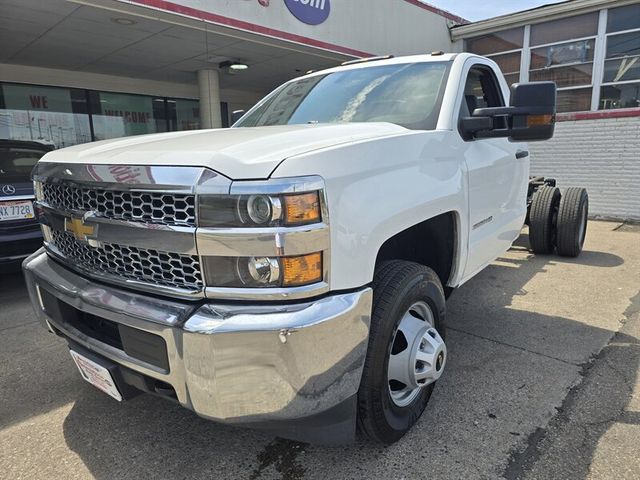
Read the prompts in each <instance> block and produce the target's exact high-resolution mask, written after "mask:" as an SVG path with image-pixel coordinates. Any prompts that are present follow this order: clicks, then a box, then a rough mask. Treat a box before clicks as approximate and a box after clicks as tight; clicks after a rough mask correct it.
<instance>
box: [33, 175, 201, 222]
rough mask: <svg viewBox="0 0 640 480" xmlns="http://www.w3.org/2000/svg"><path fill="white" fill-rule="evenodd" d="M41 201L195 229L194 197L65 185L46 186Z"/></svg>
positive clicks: (78, 209)
mask: <svg viewBox="0 0 640 480" xmlns="http://www.w3.org/2000/svg"><path fill="white" fill-rule="evenodd" d="M42 200H43V201H44V203H46V204H48V205H50V206H52V207H54V208H57V209H60V210H75V211H82V212H89V211H92V212H96V213H97V214H98V215H101V216H104V217H108V218H115V219H118V220H132V221H138V222H150V223H160V224H164V225H179V226H195V223H196V199H195V195H189V194H167V193H158V192H144V191H118V190H101V189H95V188H86V187H79V186H74V185H70V184H62V183H43V184H42Z"/></svg>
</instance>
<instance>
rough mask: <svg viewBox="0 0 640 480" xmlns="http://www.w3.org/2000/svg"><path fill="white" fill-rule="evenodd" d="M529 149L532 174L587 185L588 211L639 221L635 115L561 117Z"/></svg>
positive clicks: (639, 126)
mask: <svg viewBox="0 0 640 480" xmlns="http://www.w3.org/2000/svg"><path fill="white" fill-rule="evenodd" d="M529 148H530V151H531V174H532V175H544V176H546V177H553V178H555V179H556V180H557V181H558V186H559V187H560V188H561V189H562V188H564V187H574V186H575V187H586V188H587V191H588V192H589V205H590V212H589V213H590V216H594V217H605V218H615V219H633V220H640V117H638V116H636V117H627V118H607V119H596V120H576V121H562V122H559V123H558V124H557V125H556V133H555V135H554V138H553V139H551V140H549V141H546V142H532V143H531V144H530V145H529Z"/></svg>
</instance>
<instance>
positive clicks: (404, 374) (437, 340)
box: [387, 301, 447, 407]
mask: <svg viewBox="0 0 640 480" xmlns="http://www.w3.org/2000/svg"><path fill="white" fill-rule="evenodd" d="M446 360H447V347H446V346H445V343H444V340H443V339H442V337H441V336H440V334H439V333H438V331H437V330H436V329H435V320H434V316H433V312H432V311H431V307H429V305H428V304H427V303H426V302H424V301H419V302H416V303H414V304H413V305H411V307H409V309H408V310H407V311H406V312H405V314H404V315H403V316H402V319H401V320H400V323H399V324H398V328H397V330H396V332H395V334H394V336H393V340H392V341H391V345H390V353H389V367H388V369H387V384H388V388H389V395H390V396H391V400H392V401H393V403H394V404H396V405H397V406H398V407H406V406H407V405H410V404H411V402H413V401H414V400H415V399H416V398H417V397H418V395H419V394H420V392H421V390H422V389H423V388H424V387H426V386H427V385H430V384H431V383H433V382H435V381H436V380H438V378H440V376H441V375H442V372H443V371H444V367H445V363H446Z"/></svg>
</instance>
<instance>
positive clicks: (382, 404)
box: [358, 260, 447, 443]
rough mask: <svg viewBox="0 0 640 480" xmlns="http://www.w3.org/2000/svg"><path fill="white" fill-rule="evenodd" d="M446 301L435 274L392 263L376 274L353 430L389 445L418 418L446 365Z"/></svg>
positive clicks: (414, 267)
mask: <svg viewBox="0 0 640 480" xmlns="http://www.w3.org/2000/svg"><path fill="white" fill-rule="evenodd" d="M444 317H445V295H444V291H443V288H442V285H441V283H440V280H439V278H438V276H437V275H436V273H435V272H434V271H433V270H431V269H430V268H427V267H425V266H422V265H419V264H416V263H412V262H406V261H401V260H393V261H389V262H384V263H383V264H381V265H380V266H379V267H378V268H377V269H376V274H375V278H374V281H373V311H372V317H371V328H370V333H369V348H368V350H367V359H366V363H365V366H364V371H363V376H362V381H361V385H360V390H359V392H358V425H359V427H360V430H361V431H362V432H363V433H364V434H365V435H367V436H368V437H369V438H371V439H373V440H375V441H378V442H382V443H393V442H395V441H397V440H399V439H400V438H401V437H402V436H403V435H404V434H405V433H406V432H407V431H408V430H409V429H410V428H411V427H412V426H413V425H414V424H415V423H416V421H417V420H418V419H419V418H420V415H421V414H422V412H423V411H424V409H425V407H426V405H427V402H428V401H429V398H430V397H431V393H432V392H433V387H434V383H435V381H436V380H437V379H438V378H440V376H441V375H442V372H443V370H444V367H445V363H446V359H447V349H446V346H445V343H444V339H443V336H444Z"/></svg>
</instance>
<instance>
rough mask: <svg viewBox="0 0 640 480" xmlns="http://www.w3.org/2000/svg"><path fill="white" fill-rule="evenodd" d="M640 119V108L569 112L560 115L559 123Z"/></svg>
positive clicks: (558, 117) (558, 116)
mask: <svg viewBox="0 0 640 480" xmlns="http://www.w3.org/2000/svg"><path fill="white" fill-rule="evenodd" d="M626 117H640V108H625V109H620V110H599V111H597V112H569V113H559V114H558V115H557V120H558V122H570V121H574V120H600V119H607V118H626Z"/></svg>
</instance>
